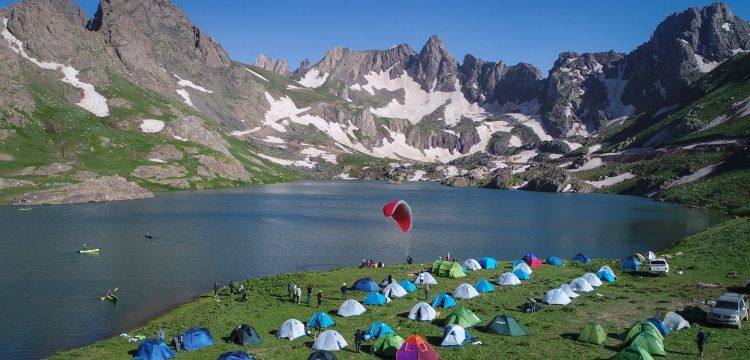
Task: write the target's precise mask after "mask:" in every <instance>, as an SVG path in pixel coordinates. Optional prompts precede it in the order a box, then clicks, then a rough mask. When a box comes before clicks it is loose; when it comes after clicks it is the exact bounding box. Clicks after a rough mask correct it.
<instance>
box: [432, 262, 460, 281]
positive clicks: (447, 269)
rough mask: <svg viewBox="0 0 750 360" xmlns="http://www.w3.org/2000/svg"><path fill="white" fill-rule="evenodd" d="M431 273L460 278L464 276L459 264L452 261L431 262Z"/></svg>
mask: <svg viewBox="0 0 750 360" xmlns="http://www.w3.org/2000/svg"><path fill="white" fill-rule="evenodd" d="M432 273H433V274H434V275H437V276H442V277H449V278H453V279H455V278H460V277H464V276H466V273H465V272H464V270H463V269H462V268H461V264H459V263H457V262H452V261H442V260H437V261H435V262H434V263H432Z"/></svg>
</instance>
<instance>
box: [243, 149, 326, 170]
mask: <svg viewBox="0 0 750 360" xmlns="http://www.w3.org/2000/svg"><path fill="white" fill-rule="evenodd" d="M257 155H258V156H260V157H262V158H264V159H266V160H268V161H270V162H272V163H276V164H279V165H284V166H298V167H305V168H310V169H312V168H314V167H315V165H317V164H316V163H314V162H312V161H310V160H309V159H305V160H286V159H280V158H277V157H273V156H270V155H266V154H261V153H258V154H257Z"/></svg>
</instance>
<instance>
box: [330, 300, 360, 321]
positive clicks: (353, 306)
mask: <svg viewBox="0 0 750 360" xmlns="http://www.w3.org/2000/svg"><path fill="white" fill-rule="evenodd" d="M365 311H367V310H366V309H365V307H364V306H362V304H360V303H359V301H357V300H353V299H349V300H346V301H344V302H343V303H342V304H341V306H339V311H337V312H336V314H338V315H339V316H343V317H349V316H359V315H362V314H363V313H364V312H365Z"/></svg>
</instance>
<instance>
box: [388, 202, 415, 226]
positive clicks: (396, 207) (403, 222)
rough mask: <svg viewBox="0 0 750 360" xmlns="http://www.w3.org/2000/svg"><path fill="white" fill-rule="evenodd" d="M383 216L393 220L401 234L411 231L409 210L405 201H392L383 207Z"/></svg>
mask: <svg viewBox="0 0 750 360" xmlns="http://www.w3.org/2000/svg"><path fill="white" fill-rule="evenodd" d="M383 215H385V217H390V218H393V220H395V221H396V224H398V227H399V228H401V231H403V232H409V230H411V208H410V207H409V204H407V203H406V201H403V200H393V201H391V202H389V203H388V204H385V206H383Z"/></svg>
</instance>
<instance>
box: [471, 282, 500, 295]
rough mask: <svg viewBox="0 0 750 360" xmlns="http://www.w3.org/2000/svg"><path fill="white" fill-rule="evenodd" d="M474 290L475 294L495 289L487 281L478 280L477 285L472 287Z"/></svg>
mask: <svg viewBox="0 0 750 360" xmlns="http://www.w3.org/2000/svg"><path fill="white" fill-rule="evenodd" d="M474 288H475V289H477V292H480V293H486V292H492V291H495V287H494V286H492V284H490V282H489V281H487V279H479V281H477V285H476V286H474Z"/></svg>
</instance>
